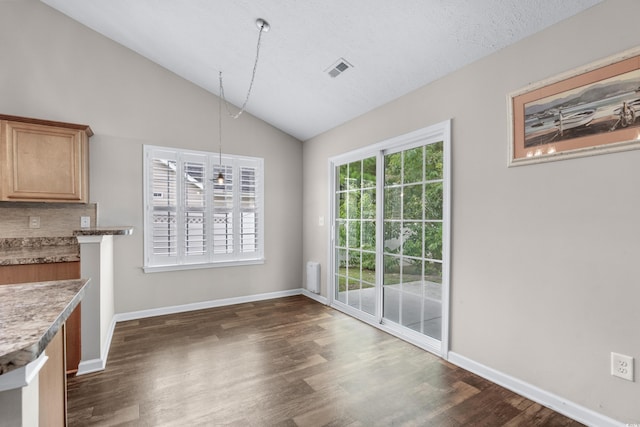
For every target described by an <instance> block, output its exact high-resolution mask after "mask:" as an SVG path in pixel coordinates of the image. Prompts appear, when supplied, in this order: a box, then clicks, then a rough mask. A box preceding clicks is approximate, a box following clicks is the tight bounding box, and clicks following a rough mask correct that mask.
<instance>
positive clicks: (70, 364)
mask: <svg viewBox="0 0 640 427" xmlns="http://www.w3.org/2000/svg"><path fill="white" fill-rule="evenodd" d="M79 278H80V261H76V262H56V263H48V264H21V265H5V266H0V285H6V284H9V283H28V282H45V281H48V280H66V279H79ZM81 310H82V307H81V304H80V305H78V307H77V308H76V309H75V310H74V311H73V313H71V316H69V319H67V322H66V354H67V363H66V372H67V374H75V373H76V372H78V364H79V363H80V357H81V355H82V343H81V340H80V333H81V327H82V325H81V321H80V318H81Z"/></svg>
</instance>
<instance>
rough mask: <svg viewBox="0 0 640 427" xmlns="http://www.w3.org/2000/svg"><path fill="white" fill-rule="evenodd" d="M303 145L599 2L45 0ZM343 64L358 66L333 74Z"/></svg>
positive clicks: (487, 0)
mask: <svg viewBox="0 0 640 427" xmlns="http://www.w3.org/2000/svg"><path fill="white" fill-rule="evenodd" d="M42 1H43V2H44V3H46V4H48V5H50V6H51V7H53V8H55V9H58V10H59V11H61V12H62V13H64V14H66V15H68V16H70V17H71V18H73V19H75V20H77V21H79V22H81V23H82V24H84V25H86V26H88V27H89V28H92V29H94V30H95V31H97V32H99V33H101V34H103V35H105V36H106V37H108V38H110V39H113V40H115V41H116V42H118V43H121V44H122V45H124V46H126V47H128V48H130V49H132V50H134V51H135V52H138V53H139V54H141V55H143V56H145V57H147V58H149V59H150V60H152V61H154V62H156V63H158V64H159V65H161V66H163V67H165V68H167V69H169V70H171V71H173V72H174V73H176V74H178V75H180V76H182V77H183V78H185V79H187V80H190V81H191V82H193V83H195V84H197V85H198V86H201V87H203V88H204V89H206V90H208V91H210V92H212V93H214V94H216V95H217V94H218V92H219V90H218V71H220V70H222V72H223V76H224V88H225V95H226V98H227V99H228V100H229V101H230V102H232V103H233V104H235V105H242V102H243V101H244V98H245V96H246V91H247V88H248V85H249V81H250V78H251V70H252V67H253V61H254V58H255V48H256V42H257V38H258V33H259V31H258V28H257V27H256V25H255V21H256V19H257V18H264V19H265V20H266V21H268V22H269V23H270V25H271V30H270V31H269V32H267V33H263V36H262V47H261V50H260V62H259V64H258V69H257V73H256V80H255V84H254V87H253V92H252V94H251V99H250V100H249V104H248V106H247V111H248V112H250V113H251V114H253V115H254V116H256V117H259V118H260V119H262V120H264V121H266V122H268V123H270V124H272V125H273V126H275V127H277V128H279V129H281V130H283V131H284V132H287V133H288V134H290V135H293V136H295V137H296V138H298V139H300V140H303V141H304V140H307V139H309V138H311V137H313V136H315V135H318V134H320V133H322V132H324V131H326V130H329V129H331V128H333V127H335V126H338V125H340V124H341V123H344V122H346V121H348V120H350V119H352V118H354V117H357V116H359V115H361V114H363V113H366V112H367V111H370V110H372V109H374V108H376V107H378V106H380V105H382V104H384V103H387V102H389V101H391V100H393V99H395V98H398V97H399V96H401V95H403V94H406V93H408V92H411V91H412V90H415V89H417V88H419V87H420V86H423V85H425V84H427V83H429V82H431V81H433V80H436V79H438V78H440V77H442V76H444V75H446V74H448V73H450V72H452V71H454V70H457V69H459V68H461V67H463V66H464V65H466V64H469V63H471V62H473V61H476V60H478V59H480V58H482V57H484V56H487V55H489V54H491V53H492V52H495V51H497V50H499V49H501V48H504V47H505V46H508V45H510V44H512V43H515V42H516V41H518V40H520V39H523V38H525V37H527V36H529V35H531V34H534V33H536V32H538V31H541V30H542V29H544V28H545V27H548V26H550V25H552V24H554V23H556V22H559V21H561V20H563V19H566V18H568V17H570V16H572V15H575V14H577V13H579V12H581V11H583V10H585V9H587V8H589V7H591V6H593V5H595V4H597V3H600V2H601V1H602V0H562V1H559V0H396V1H390V0H260V1H257V0H182V1H176V0H42ZM339 58H344V59H346V60H347V61H348V62H349V63H351V64H352V65H353V68H352V69H349V70H348V71H346V72H345V73H343V74H341V75H340V76H338V77H336V78H331V77H329V76H328V74H327V73H326V72H325V71H326V70H327V68H329V67H330V66H331V65H332V64H334V62H335V61H336V60H338V59H339Z"/></svg>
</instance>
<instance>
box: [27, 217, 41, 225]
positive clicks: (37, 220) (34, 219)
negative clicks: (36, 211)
mask: <svg viewBox="0 0 640 427" xmlns="http://www.w3.org/2000/svg"><path fill="white" fill-rule="evenodd" d="M29 228H40V217H39V216H30V217H29Z"/></svg>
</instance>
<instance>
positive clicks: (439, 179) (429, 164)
mask: <svg viewBox="0 0 640 427" xmlns="http://www.w3.org/2000/svg"><path fill="white" fill-rule="evenodd" d="M442 147H443V144H442V143H441V142H439V143H435V144H430V145H425V146H421V147H415V148H411V149H408V150H404V151H401V152H397V153H392V154H387V155H385V156H384V158H385V161H384V163H385V178H384V184H385V185H384V210H385V212H384V225H383V228H384V239H385V240H384V245H383V251H384V257H383V259H384V269H385V270H384V275H383V280H384V282H383V294H382V295H383V296H382V306H383V317H384V319H386V320H389V321H391V322H394V323H397V324H400V325H402V326H405V327H407V328H409V329H411V330H413V331H416V332H419V333H421V334H424V335H427V336H429V337H431V338H434V339H436V340H440V339H441V335H442V332H441V330H442V327H441V325H442V290H441V288H442V243H443V241H442V218H443V216H442V212H443V176H442V162H443V152H442Z"/></svg>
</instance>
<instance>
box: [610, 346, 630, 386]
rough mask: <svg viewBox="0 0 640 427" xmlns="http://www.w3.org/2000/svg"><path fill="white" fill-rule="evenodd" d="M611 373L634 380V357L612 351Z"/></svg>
mask: <svg viewBox="0 0 640 427" xmlns="http://www.w3.org/2000/svg"><path fill="white" fill-rule="evenodd" d="M611 375H613V376H614V377H620V378H622V379H625V380H629V381H633V357H631V356H625V355H624V354H618V353H613V352H612V353H611Z"/></svg>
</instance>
